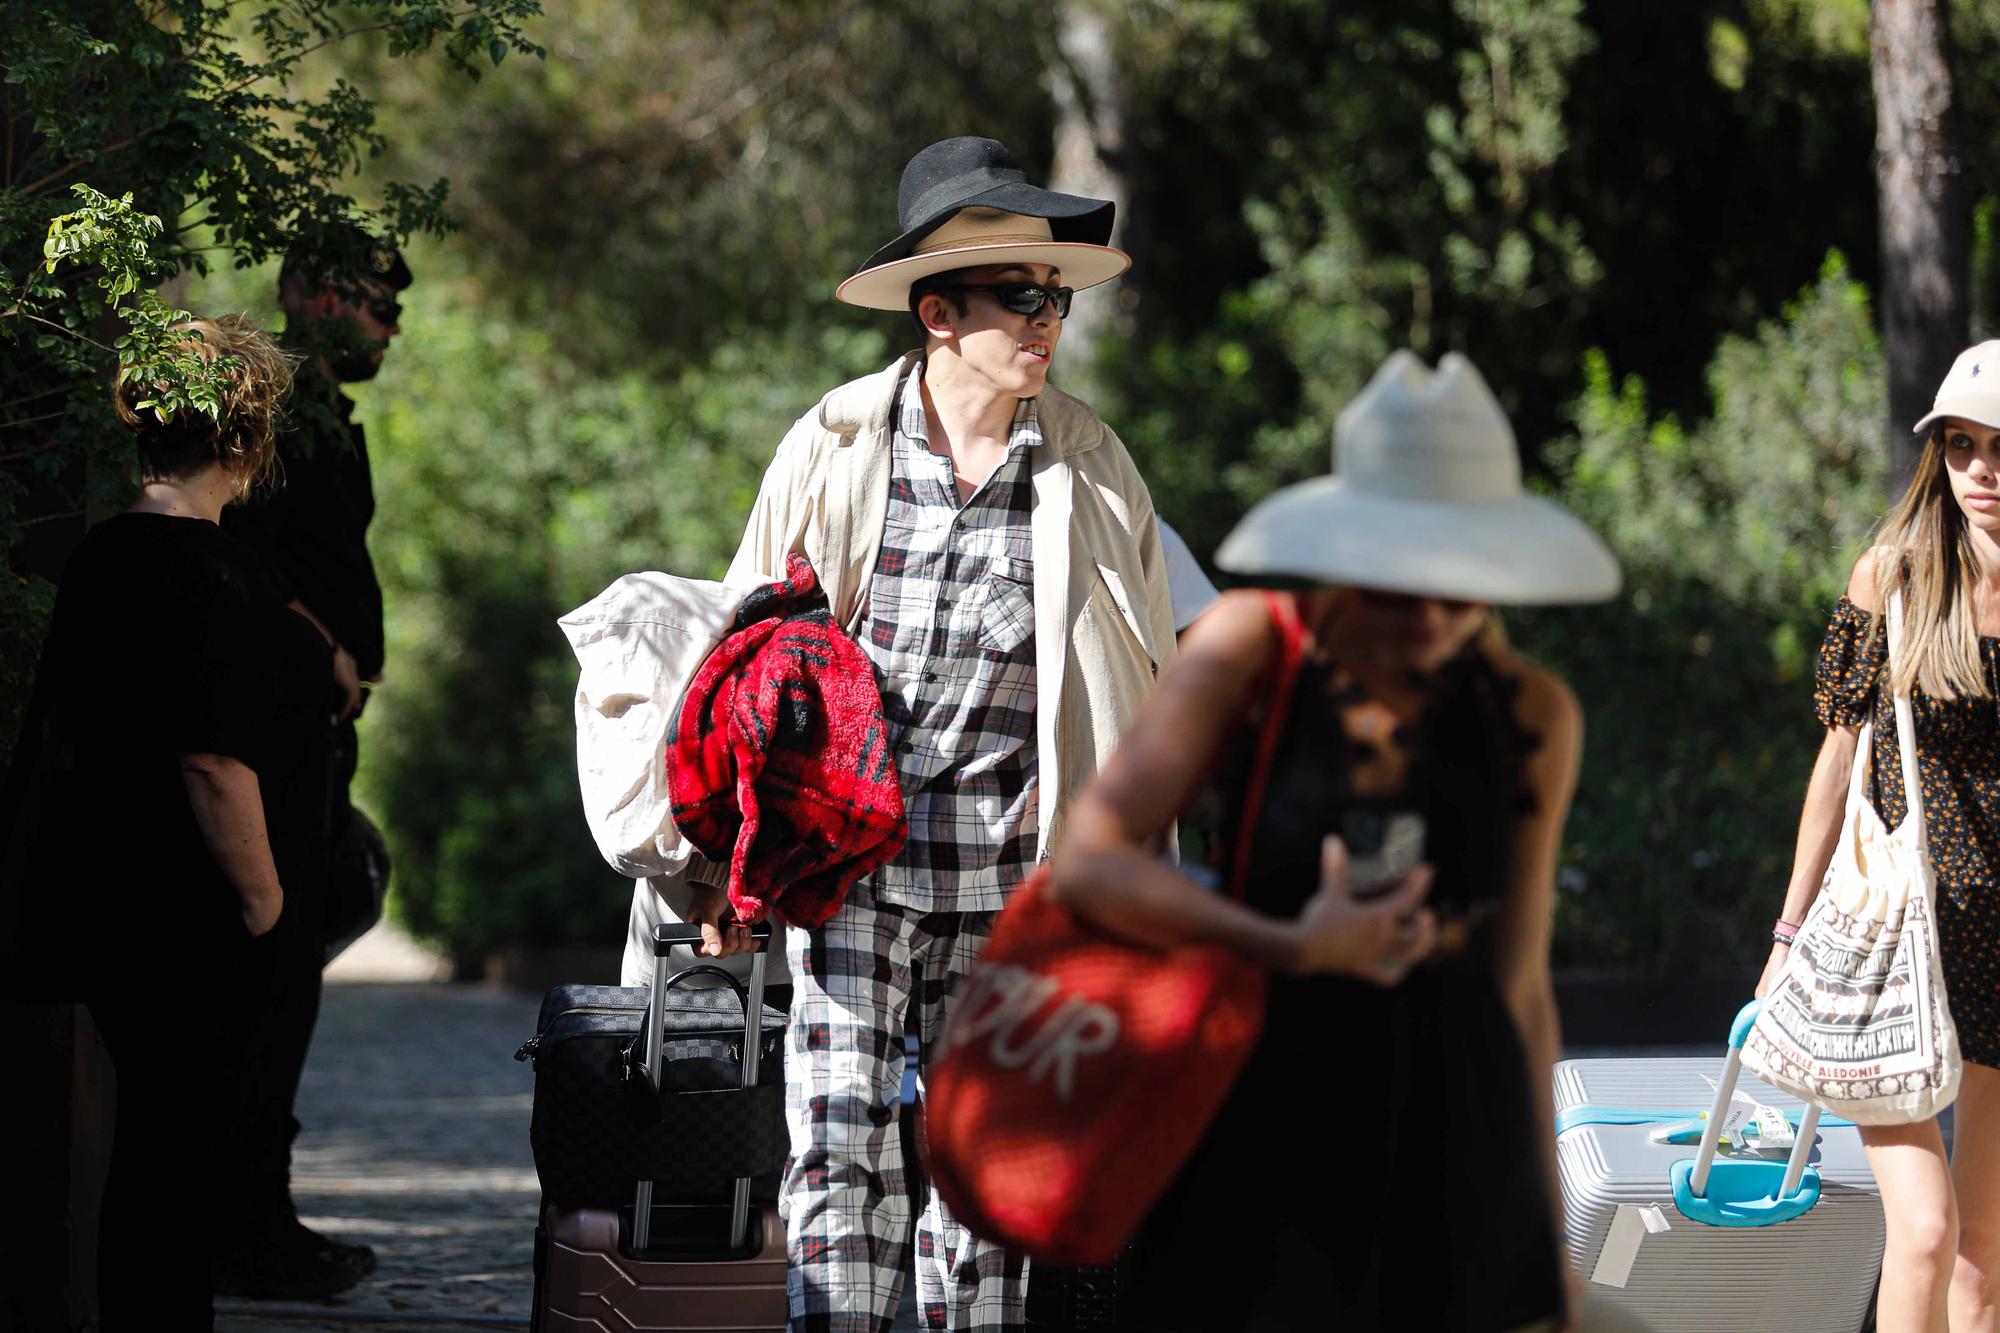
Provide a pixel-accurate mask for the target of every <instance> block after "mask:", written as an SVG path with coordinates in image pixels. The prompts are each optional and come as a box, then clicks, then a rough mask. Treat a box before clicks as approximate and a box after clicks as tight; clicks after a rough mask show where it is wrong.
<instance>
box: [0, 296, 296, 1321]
mask: <svg viewBox="0 0 2000 1333" xmlns="http://www.w3.org/2000/svg"><path fill="white" fill-rule="evenodd" d="M177 333H178V334H179V335H180V338H179V341H178V342H177V343H176V345H175V346H174V347H173V348H172V349H171V351H172V355H173V356H174V358H175V359H176V360H178V361H181V362H182V363H183V364H189V363H194V364H198V365H199V367H200V375H201V382H202V383H204V384H205V386H206V387H207V388H208V389H209V390H212V391H213V410H212V411H211V410H209V409H208V408H207V407H205V406H194V405H177V406H175V407H173V408H169V407H166V406H164V405H163V402H164V401H165V400H167V394H166V392H165V388H166V386H164V385H161V384H157V383H153V382H151V381H150V380H149V379H148V378H147V377H145V376H142V375H136V374H134V373H133V372H132V371H131V370H130V369H129V368H126V369H121V372H120V377H119V382H118V384H117V386H116V389H115V391H114V392H115V401H116V406H117V410H118V415H119V417H120V418H121V419H122V420H123V421H124V422H125V424H126V425H127V426H129V427H130V428H131V430H132V432H133V441H134V444H135V446H136V448H137V453H138V463H139V479H140V483H141V484H140V493H139V498H138V499H137V500H136V501H135V502H134V503H133V504H132V506H131V508H129V509H127V510H126V511H125V512H124V513H122V514H119V515H116V516H114V517H112V518H108V519H106V520H104V521H103V522H101V523H99V524H97V525H96V526H95V527H94V528H92V529H91V530H90V532H89V533H88V534H87V535H86V536H85V537H84V539H83V542H82V544H81V545H80V546H79V547H78V548H77V550H76V552H75V553H74V554H73V555H72V556H71V558H70V561H69V565H68V568H67V569H66V570H65V571H64V574H63V578H62V583H61V587H60V590H59V593H58V596H57V598H56V606H55V613H54V616H53V619H52V621H51V624H50V628H49V635H48V640H47V643H46V645H45V647H44V649H43V656H42V661H41V668H40V671H39V673H38V675H37V677H36V683H35V695H34V699H33V701H32V703H31V704H30V712H29V716H28V723H27V726H26V728H25V729H24V732H23V735H22V740H21V747H20V753H19V754H18V756H17V762H22V763H26V764H28V765H30V766H31V767H30V768H29V770H28V771H29V772H30V773H31V774H32V778H33V788H34V792H33V796H32V798H31V799H33V800H34V801H36V802H37V804H38V807H39V808H38V809H37V810H36V811H34V812H33V814H32V816H31V820H30V821H24V823H25V827H27V828H28V829H29V830H30V833H29V837H28V839H27V842H28V846H27V855H26V860H25V868H26V874H24V875H23V877H22V882H21V891H22V893H23V895H24V902H23V903H22V904H21V907H22V913H21V916H22V920H23V922H24V924H25V925H26V926H27V928H28V929H27V933H26V935H25V943H27V944H28V945H30V946H31V947H32V948H33V949H35V950H37V951H39V953H40V954H41V956H42V958H43V959H44V960H46V961H45V963H44V967H45V968H46V970H47V971H49V972H50V973H51V974H52V975H50V976H49V978H48V980H49V982H50V984H51V985H52V986H53V987H54V988H55V991H56V993H58V994H61V995H64V997H65V998H73V999H80V1000H83V1001H85V1002H86V1003H87V1004H88V1005H89V1007H90V1011H91V1015H92V1017H93V1019H94V1020H95V1022H96V1026H97V1029H98V1032H99V1034H100V1036H101V1037H102V1038H103V1041H104V1044H105V1047H106V1049H107V1050H108V1051H109V1053H110V1055H111V1060H112V1064H113V1066H114V1068H115V1070H116V1073H117V1122H116V1128H115V1132H114V1142H113V1147H112V1158H111V1166H110V1174H109V1177H108V1179H107V1182H106V1186H105V1195H104V1204H103V1213H102V1224H101V1230H100V1237H101V1239H100V1246H99V1248H100V1253H101V1255H102V1261H101V1263H100V1266H99V1271H100V1272H101V1273H103V1274H104V1275H106V1277H107V1278H109V1277H111V1276H112V1275H115V1274H118V1273H121V1272H127V1273H129V1270H130V1268H131V1266H132V1264H133V1263H134V1262H136V1261H137V1256H140V1255H144V1256H146V1258H147V1259H148V1260H149V1261H150V1262H149V1263H148V1264H147V1265H146V1267H147V1269H148V1271H149V1272H151V1273H153V1274H157V1275H158V1276H156V1277H149V1278H147V1279H146V1280H145V1281H144V1282H141V1283H135V1282H132V1281H129V1280H127V1281H115V1280H108V1281H105V1282H103V1283H102V1284H101V1291H100V1303H101V1306H102V1310H103V1318H104V1325H103V1326H104V1327H105V1328H106V1329H108V1330H113V1333H115V1330H117V1329H120V1328H142V1327H143V1328H149V1329H150V1328H177V1329H178V1328H194V1327H200V1328H206V1327H208V1326H209V1323H210V1320H211V1318H212V1297H211V1292H210V1273H209V1268H210V1263H211V1260H212V1257H213V1252H214V1250H215V1249H217V1248H218V1247H219V1246H221V1245H222V1244H224V1243H226V1241H225V1236H226V1233H227V1230H228V1225H229V1221H230V1219H229V1218H228V1217H227V1216H224V1215H223V1214H224V1213H226V1212H228V1211H230V1210H229V1209H228V1208H227V1205H226V1204H225V1203H223V1202H220V1200H223V1199H226V1197H227V1191H226V1190H225V1189H219V1188H218V1184H219V1182H221V1181H224V1180H226V1179H228V1176H229V1169H228V1160H229V1159H228V1157H227V1155H226V1154H227V1150H228V1144H229V1141H230V1134H231V1127H232V1125H233V1124H234V1122H235V1120H236V1118H237V1116H238V1115H239V1113H240V1111H241V1108H242V1103H243V1099H244V1097H245V1095H246V1093H245V1080H246V1076H245V1073H244V1069H245V1065H244V1053H245V1047H246V1045H247V1043H248V1042H249V1041H251V1040H253V1039H254V1034H253V1033H252V1031H251V1028H252V1025H253V1024H254V1022H255V1014H254V1012H249V1011H254V1009H255V1008H256V1006H255V1004H254V1003H252V1002H251V1000H250V999H249V997H252V996H254V995H255V994H256V993H257V989H258V986H259V976H260V968H261V965H262V956H263V950H264V949H265V948H266V947H268V946H267V945H266V944H265V941H266V940H267V939H268V938H269V937H270V935H271V933H272V932H273V931H274V930H276V931H283V930H284V929H285V925H284V922H283V909H284V901H285V891H284V885H285V883H286V881H287V879H288V878H290V877H292V876H295V875H303V874H308V873H313V872H312V870H311V867H312V865H313V864H314V861H315V859H316V858H315V856H314V855H313V853H314V851H315V850H316V848H315V840H316V839H317V838H318V837H319V836H320V830H319V829H318V828H317V827H316V824H317V822H318V821H319V819H320V811H321V810H322V808H323V806H324V799H323V797H324V793H323V791H322V790H321V784H322V783H323V781H324V779H323V777H320V776H317V775H319V774H321V773H322V772H323V765H322V763H321V762H320V747H321V746H323V745H324V743H325V737H326V734H327V725H328V723H327V717H328V712H329V709H330V706H331V693H332V689H333V684H332V674H331V672H332V664H331V660H330V657H329V650H328V649H327V646H326V644H325V642H324V641H323V640H322V639H321V638H320V636H319V635H318V634H317V633H316V632H314V630H313V628H312V626H311V625H310V624H308V623H307V622H306V621H305V620H304V619H302V618H301V617H299V616H297V615H294V614H293V613H292V612H291V611H290V610H288V609H287V608H286V607H285V605H284V604H283V603H282V602H280V601H279V600H278V599H277V597H276V595H275V594H274V593H273V592H272V591H271V590H270V589H269V587H268V586H267V584H266V582H265V579H264V576H263V575H262V573H261V572H260V570H259V567H258V564H257V562H256V561H255V560H254V558H252V557H251V556H250V554H249V553H248V552H247V550H245V549H244V548H243V547H241V546H240V545H238V544H237V543H236V542H235V541H234V540H233V539H232V538H230V537H229V536H227V535H226V534H225V533H224V532H223V531H222V528H221V527H220V525H219V520H220V518H221V516H222V511H223V508H224V507H225V506H227V505H229V504H231V503H233V502H234V501H236V500H239V499H241V498H242V497H243V496H244V495H245V494H246V493H247V491H248V490H249V488H250V486H251V484H252V483H253V482H255V481H256V480H257V478H258V477H259V476H261V475H262V474H263V473H264V471H265V470H266V469H267V468H268V467H269V465H270V460H271V457H272V436H273V430H274V427H275V423H276V419H277V416H278V412H279V405H280V403H281V402H282V401H283V399H284V396H285V393H286V391H287V389H288V388H289V386H290V383H291V360H290V358H289V357H288V356H287V354H286V353H284V352H283V351H281V350H280V349H279V348H278V346H277V344H276V343H274V342H273V341H272V340H271V339H270V338H269V337H268V336H267V335H265V334H264V333H263V332H262V331H260V330H259V329H257V328H256V327H255V326H253V325H251V324H250V323H248V322H247V321H244V320H242V319H238V318H234V317H227V316H225V317H223V318H219V319H214V320H193V321H190V322H188V323H187V324H185V325H183V326H181V327H180V328H179V329H178V330H177ZM175 401H177V400H175ZM314 700H317V701H319V702H318V704H317V705H315V704H314V703H313V702H312V701H314ZM302 701H304V702H302Z"/></svg>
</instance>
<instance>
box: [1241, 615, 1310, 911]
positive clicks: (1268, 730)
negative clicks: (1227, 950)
mask: <svg viewBox="0 0 2000 1333" xmlns="http://www.w3.org/2000/svg"><path fill="white" fill-rule="evenodd" d="M1264 606H1265V608H1266V609H1267V610H1268V611H1270V613H1271V625H1272V628H1274V629H1276V630H1277V631H1278V660H1277V661H1275V662H1273V663H1272V664H1271V670H1270V675H1269V677H1268V681H1269V684H1270V686H1271V692H1270V694H1269V696H1268V697H1269V700H1270V702H1269V703H1268V704H1267V705H1266V706H1265V709H1264V724H1263V726H1262V727H1261V728H1259V729H1258V733H1257V752H1256V756H1255V757H1254V758H1253V759H1252V760H1251V762H1250V781H1249V783H1248V784H1247V785H1246V786H1245V787H1244V789H1243V812H1242V815H1241V817H1240V818H1239V820H1238V822H1237V826H1236V849H1235V850H1236V857H1235V863H1234V864H1233V865H1232V866H1231V867H1230V871H1229V896H1230V897H1232V898H1234V899H1235V900H1236V901H1237V902H1242V901H1243V894H1244V892H1245V891H1246V890H1248V888H1249V887H1250V852H1251V848H1252V846H1253V844H1254V843H1255V841H1256V839H1255V837H1254V836H1253V835H1254V833H1255V832H1256V828H1257V816H1258V815H1259V814H1261V813H1262V812H1263V809H1264V786H1265V783H1266V782H1267V781H1269V779H1270V776H1271V758H1272V756H1273V755H1275V754H1276V753H1277V752H1278V737H1279V736H1281V735H1282V734H1283V733H1284V730H1285V715H1286V714H1287V713H1288V712H1289V711H1290V710H1291V706H1292V683H1293V681H1295V680H1297V679H1298V674H1299V659H1300V658H1301V657H1303V656H1304V655H1305V627H1304V626H1303V625H1301V624H1300V623H1299V604H1298V599H1297V598H1295V597H1294V596H1293V595H1292V594H1291V593H1288V592H1272V591H1270V590H1269V589H1266V590H1265V592H1264Z"/></svg>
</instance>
